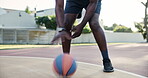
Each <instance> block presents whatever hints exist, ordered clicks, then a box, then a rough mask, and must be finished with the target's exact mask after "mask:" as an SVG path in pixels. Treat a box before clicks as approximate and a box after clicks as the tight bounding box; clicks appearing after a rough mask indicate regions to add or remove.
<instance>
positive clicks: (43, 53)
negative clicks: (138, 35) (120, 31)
mask: <svg viewBox="0 0 148 78" xmlns="http://www.w3.org/2000/svg"><path fill="white" fill-rule="evenodd" d="M108 49H109V51H110V57H111V60H112V63H113V66H114V68H115V72H114V73H104V72H102V69H103V68H102V58H101V56H100V52H99V49H98V47H97V46H96V45H87V46H72V48H71V55H72V56H73V57H74V58H75V59H76V60H77V64H78V70H77V72H76V73H75V75H74V76H73V78H98V77H100V78H122V77H123V78H144V76H145V77H146V76H147V77H148V70H147V69H148V44H146V43H128V44H111V45H108ZM61 53H62V49H61V46H58V47H47V48H31V49H12V50H0V62H1V63H0V69H2V70H1V71H0V74H1V75H0V76H2V78H10V77H11V78H23V77H24V78H38V77H39V78H56V77H55V75H54V74H53V72H52V61H53V58H55V57H56V56H57V55H58V54H61ZM125 71H126V72H125ZM10 72H11V73H10ZM31 72H32V73H31ZM129 72H130V73H129ZM133 73H134V74H133ZM26 74H28V75H26ZM80 74H81V75H80ZM20 76H21V77H20ZM78 76H79V77H78ZM80 76H81V77H80ZM0 78H1V77H0Z"/></svg>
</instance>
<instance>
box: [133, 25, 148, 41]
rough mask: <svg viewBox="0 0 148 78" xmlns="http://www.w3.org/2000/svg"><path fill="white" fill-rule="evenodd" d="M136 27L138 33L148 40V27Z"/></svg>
mask: <svg viewBox="0 0 148 78" xmlns="http://www.w3.org/2000/svg"><path fill="white" fill-rule="evenodd" d="M135 27H136V28H137V29H138V32H140V33H141V34H142V35H143V38H144V39H146V38H147V33H146V27H144V24H143V23H142V22H141V23H135Z"/></svg>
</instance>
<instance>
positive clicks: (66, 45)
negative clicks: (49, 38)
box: [62, 13, 77, 53]
mask: <svg viewBox="0 0 148 78" xmlns="http://www.w3.org/2000/svg"><path fill="white" fill-rule="evenodd" d="M76 17H77V14H68V13H67V14H65V15H64V24H65V28H66V31H67V32H68V33H69V34H70V35H71V32H70V30H71V28H72V26H73V24H74V21H75V20H76ZM70 44H71V40H67V39H65V42H62V48H63V52H64V53H70Z"/></svg>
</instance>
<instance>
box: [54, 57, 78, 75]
mask: <svg viewBox="0 0 148 78" xmlns="http://www.w3.org/2000/svg"><path fill="white" fill-rule="evenodd" d="M76 69H77V65H76V61H75V60H74V58H73V57H72V56H71V55H69V54H60V55H58V56H57V57H56V58H55V60H54V62H53V70H54V71H55V72H56V73H57V74H58V75H60V76H72V75H73V74H74V73H75V71H76Z"/></svg>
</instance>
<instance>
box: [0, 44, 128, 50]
mask: <svg viewBox="0 0 148 78" xmlns="http://www.w3.org/2000/svg"><path fill="white" fill-rule="evenodd" d="M112 44H127V43H108V45H112ZM86 45H97V44H96V43H80V44H72V46H86ZM58 46H61V45H28V44H26V45H25V44H24V45H23V44H22V45H18V44H13V45H0V50H7V49H25V48H47V47H58Z"/></svg>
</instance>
